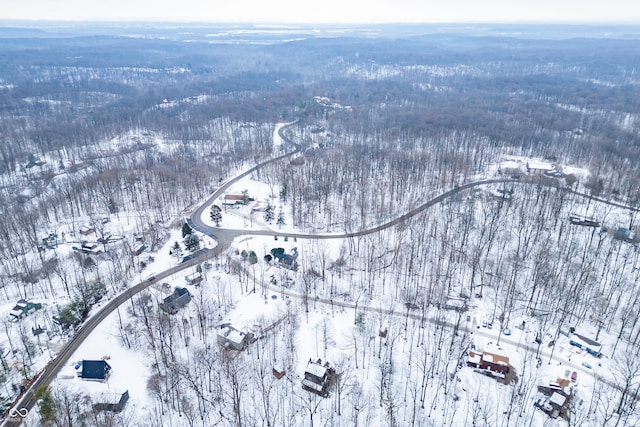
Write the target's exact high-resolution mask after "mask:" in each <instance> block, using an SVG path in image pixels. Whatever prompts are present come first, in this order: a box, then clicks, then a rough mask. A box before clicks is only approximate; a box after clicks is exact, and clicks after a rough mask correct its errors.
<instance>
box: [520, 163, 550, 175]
mask: <svg viewBox="0 0 640 427" xmlns="http://www.w3.org/2000/svg"><path fill="white" fill-rule="evenodd" d="M555 170H556V167H555V166H554V165H552V164H551V163H543V162H527V172H528V173H530V174H547V173H550V172H553V171H555Z"/></svg>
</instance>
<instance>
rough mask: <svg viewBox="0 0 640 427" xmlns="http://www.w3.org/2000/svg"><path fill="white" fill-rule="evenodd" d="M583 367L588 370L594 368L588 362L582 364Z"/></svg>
mask: <svg viewBox="0 0 640 427" xmlns="http://www.w3.org/2000/svg"><path fill="white" fill-rule="evenodd" d="M582 366H584V367H585V368H587V369H591V368H592V366H591V365H590V364H588V363H587V362H582Z"/></svg>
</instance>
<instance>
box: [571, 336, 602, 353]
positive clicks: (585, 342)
mask: <svg viewBox="0 0 640 427" xmlns="http://www.w3.org/2000/svg"><path fill="white" fill-rule="evenodd" d="M571 341H573V342H576V343H578V344H580V345H581V346H582V347H584V348H587V347H588V348H590V349H592V350H599V349H601V348H602V344H600V343H599V342H596V341H594V340H592V339H590V338H587V337H584V336H582V335H578V334H573V336H572V337H571Z"/></svg>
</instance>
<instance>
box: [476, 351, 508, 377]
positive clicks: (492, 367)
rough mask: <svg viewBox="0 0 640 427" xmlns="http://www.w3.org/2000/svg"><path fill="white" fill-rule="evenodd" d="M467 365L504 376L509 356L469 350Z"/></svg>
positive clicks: (493, 374)
mask: <svg viewBox="0 0 640 427" xmlns="http://www.w3.org/2000/svg"><path fill="white" fill-rule="evenodd" d="M467 366H470V367H472V368H476V369H479V370H483V371H485V373H487V374H489V375H491V376H495V377H499V378H504V377H505V376H506V375H507V374H508V373H509V368H510V366H509V358H508V357H506V356H502V355H499V354H495V353H489V352H488V351H483V352H482V353H479V352H478V351H476V350H469V359H468V360H467Z"/></svg>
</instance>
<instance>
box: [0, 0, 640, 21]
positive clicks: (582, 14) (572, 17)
mask: <svg viewBox="0 0 640 427" xmlns="http://www.w3.org/2000/svg"><path fill="white" fill-rule="evenodd" d="M0 19H37V20H41V19H46V20H83V21H85V20H91V21H93V20H105V21H121V20H127V21H173V22H176V21H189V22H191V21H200V22H255V23H379V22H603V23H604V22H624V23H640V4H638V0H607V1H604V0H315V1H314V0H312V1H304V0H302V1H301V0H271V1H269V0H208V1H206V0H2V4H1V7H0Z"/></svg>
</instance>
